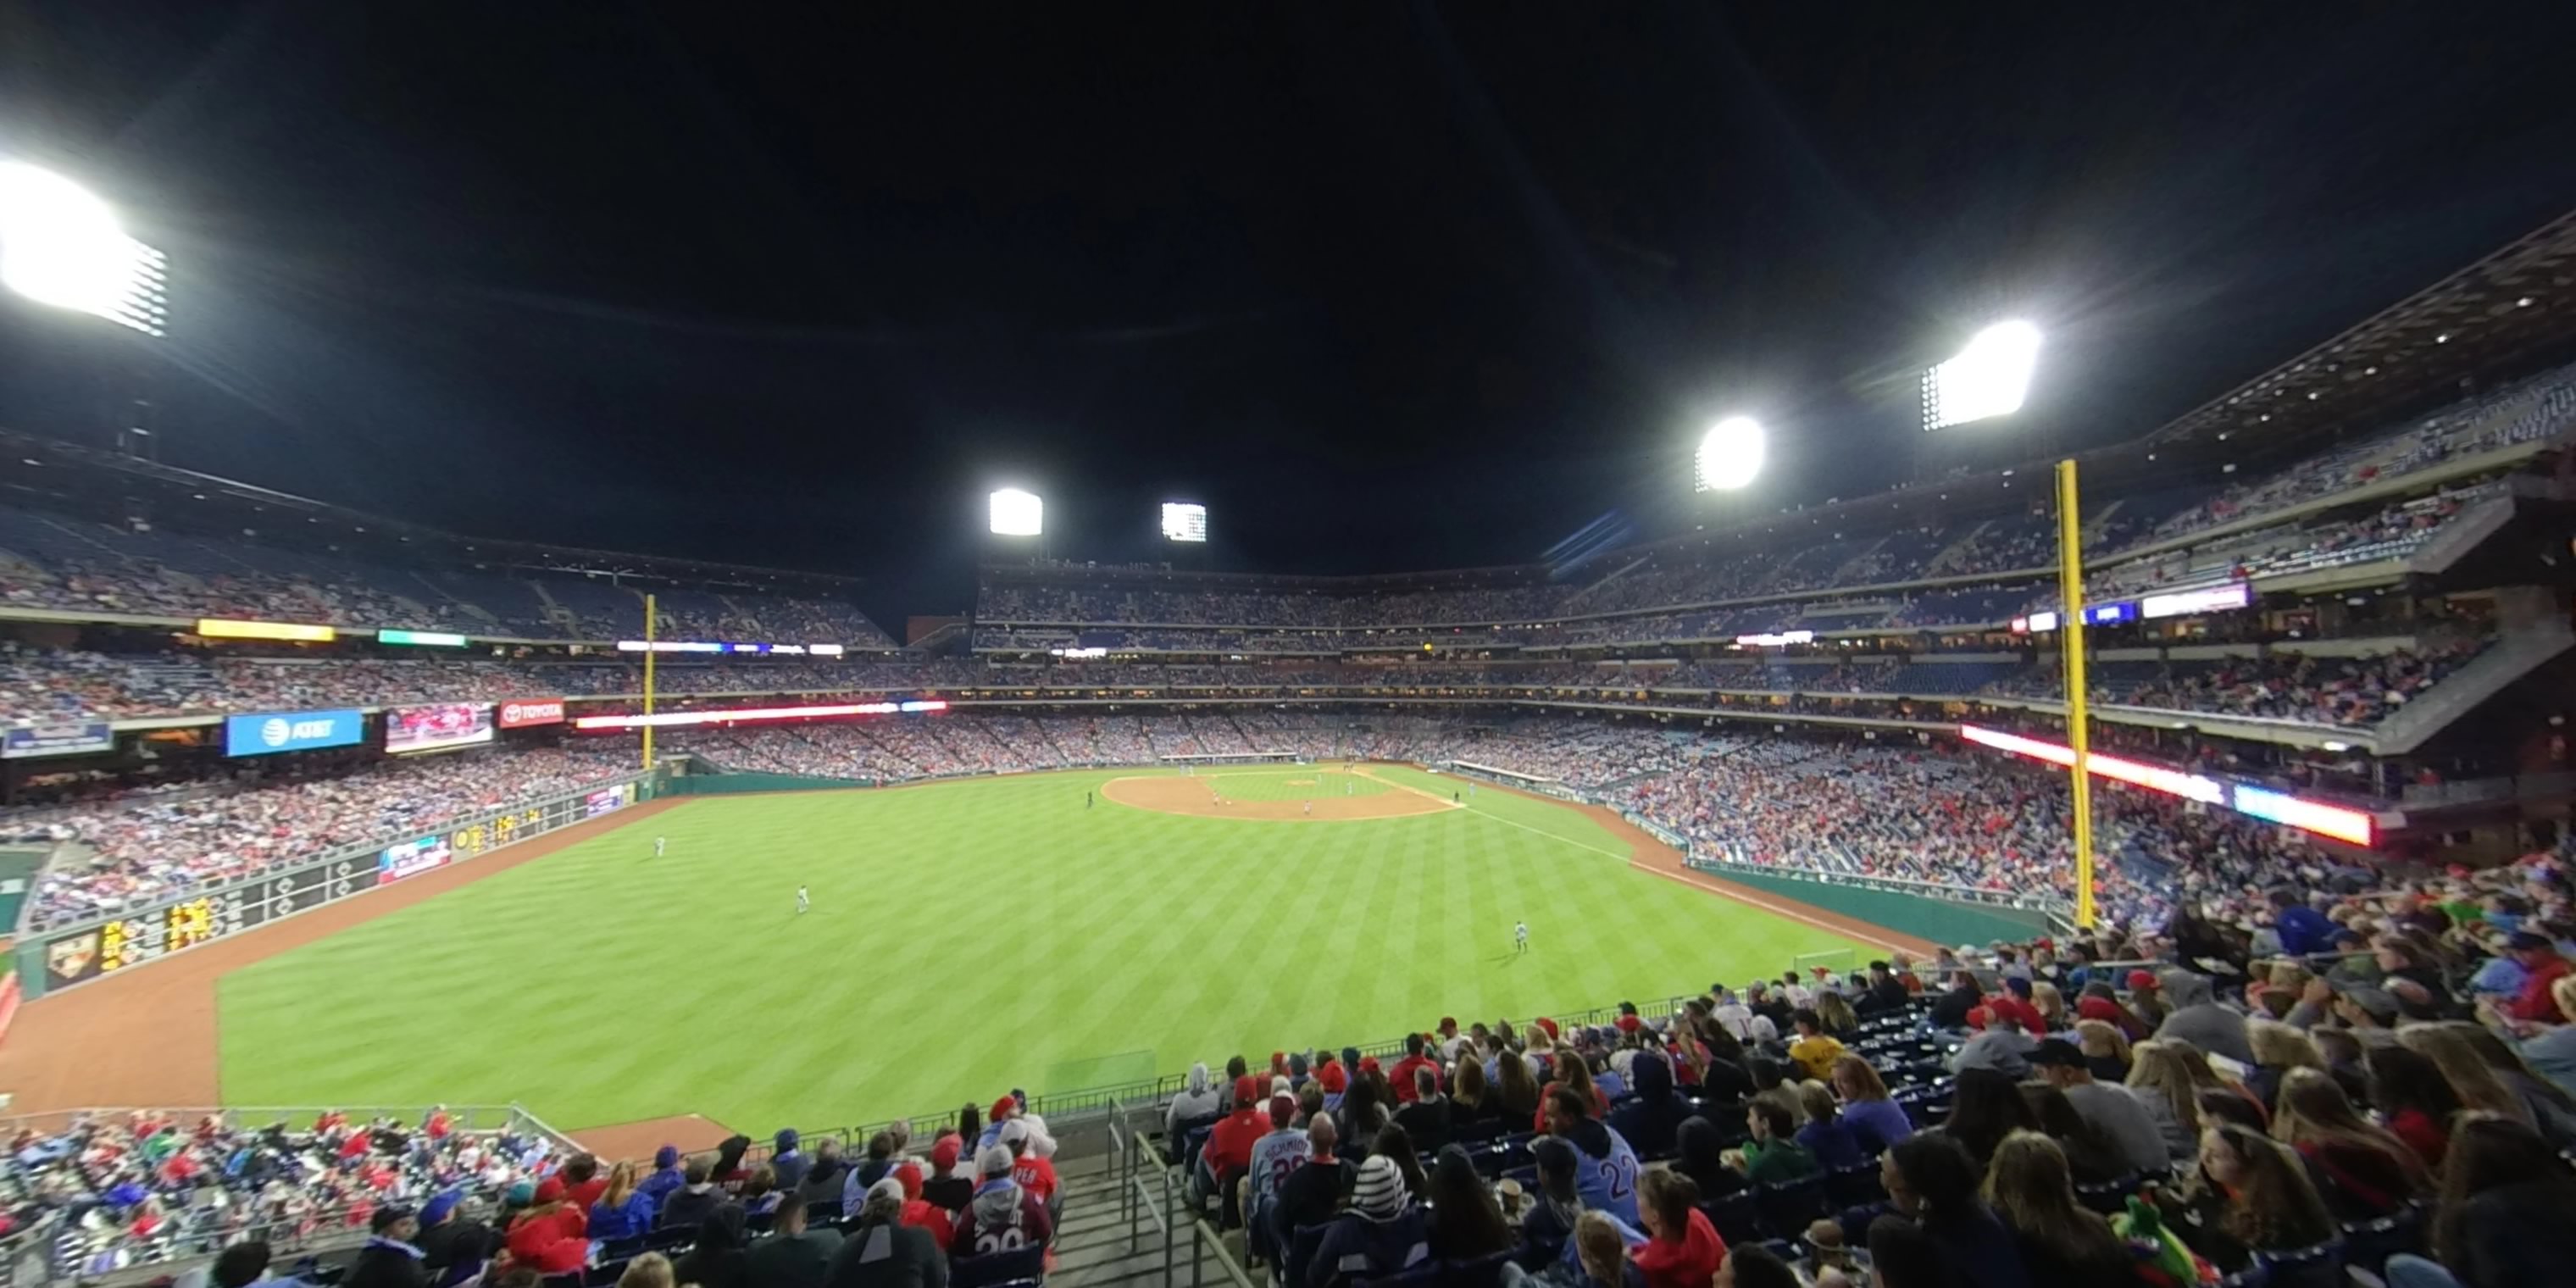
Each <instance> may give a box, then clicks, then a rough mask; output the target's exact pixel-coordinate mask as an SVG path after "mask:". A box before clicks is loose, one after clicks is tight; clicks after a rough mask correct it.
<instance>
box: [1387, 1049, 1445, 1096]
mask: <svg viewBox="0 0 2576 1288" xmlns="http://www.w3.org/2000/svg"><path fill="white" fill-rule="evenodd" d="M1416 1069H1429V1070H1430V1071H1431V1076H1433V1077H1435V1078H1437V1077H1439V1076H1440V1062H1439V1061H1437V1060H1434V1059H1432V1058H1431V1057H1429V1056H1427V1055H1409V1056H1406V1057H1404V1058H1403V1059H1401V1060H1398V1061H1396V1062H1395V1068H1394V1069H1393V1070H1392V1071H1390V1072H1389V1073H1388V1074H1387V1075H1386V1080H1387V1081H1388V1082H1391V1083H1394V1084H1395V1102H1396V1103H1397V1104H1400V1105H1409V1104H1412V1103H1413V1101H1414V1098H1415V1093H1414V1090H1413V1071H1414V1070H1416Z"/></svg>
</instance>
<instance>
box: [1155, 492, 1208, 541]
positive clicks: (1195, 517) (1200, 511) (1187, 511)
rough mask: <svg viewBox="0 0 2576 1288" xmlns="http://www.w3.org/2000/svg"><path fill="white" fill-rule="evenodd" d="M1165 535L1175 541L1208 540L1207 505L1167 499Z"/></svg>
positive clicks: (1164, 524)
mask: <svg viewBox="0 0 2576 1288" xmlns="http://www.w3.org/2000/svg"><path fill="white" fill-rule="evenodd" d="M1163 535H1164V536H1165V537H1167V538H1169V539H1171V540H1173V541H1205V540H1207V507H1206V506H1204V505H1191V504H1189V503H1187V502H1184V501H1165V502H1164V503H1163Z"/></svg>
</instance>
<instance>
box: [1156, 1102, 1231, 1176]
mask: <svg viewBox="0 0 2576 1288" xmlns="http://www.w3.org/2000/svg"><path fill="white" fill-rule="evenodd" d="M1224 1117H1225V1116H1224V1115H1223V1114H1202V1115H1200V1116H1199V1117H1196V1118H1184V1119H1182V1120H1181V1121H1179V1122H1177V1123H1175V1124H1173V1125H1172V1134H1171V1135H1168V1136H1165V1137H1164V1138H1163V1140H1162V1146H1161V1148H1162V1151H1163V1162H1164V1163H1165V1164H1166V1165H1168V1166H1172V1167H1187V1166H1189V1165H1190V1164H1192V1163H1195V1162H1197V1161H1198V1158H1199V1147H1200V1146H1202V1145H1205V1144H1207V1138H1208V1133H1209V1132H1211V1131H1214V1130H1216V1125H1217V1123H1218V1122H1219V1121H1220V1120H1222V1119H1223V1118H1224ZM1175 1151H1178V1152H1175Z"/></svg>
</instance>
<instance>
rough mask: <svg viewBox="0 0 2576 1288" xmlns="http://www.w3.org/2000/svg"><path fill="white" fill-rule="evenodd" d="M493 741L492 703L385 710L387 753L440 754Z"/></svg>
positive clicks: (434, 705)
mask: <svg viewBox="0 0 2576 1288" xmlns="http://www.w3.org/2000/svg"><path fill="white" fill-rule="evenodd" d="M490 741H492V704H491V703H489V702H434V703H431V704H430V705H428V706H424V707H387V708H385V750H387V751H389V752H393V753H396V754H398V755H399V754H401V753H403V752H407V751H438V750H441V749H443V748H447V747H471V746H473V745H474V744H476V743H479V742H490Z"/></svg>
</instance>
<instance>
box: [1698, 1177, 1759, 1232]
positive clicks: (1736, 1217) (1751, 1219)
mask: <svg viewBox="0 0 2576 1288" xmlns="http://www.w3.org/2000/svg"><path fill="white" fill-rule="evenodd" d="M1699 1210H1700V1211H1702V1212H1705V1213H1707V1214H1708V1223H1709V1224H1710V1225H1713V1226H1716V1227H1717V1236H1718V1237H1719V1238H1721V1239H1724V1240H1726V1241H1727V1242H1728V1243H1729V1244H1737V1243H1752V1242H1756V1241H1758V1240H1759V1239H1761V1237H1762V1209H1761V1207H1760V1206H1759V1205H1758V1204H1757V1202H1756V1201H1755V1198H1754V1194H1753V1191H1751V1190H1738V1191H1736V1192H1735V1193H1733V1194H1729V1195H1727V1196H1725V1197H1724V1198H1721V1199H1718V1200H1716V1201H1714V1202H1709V1203H1703V1204H1701V1205H1700V1209H1699Z"/></svg>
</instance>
